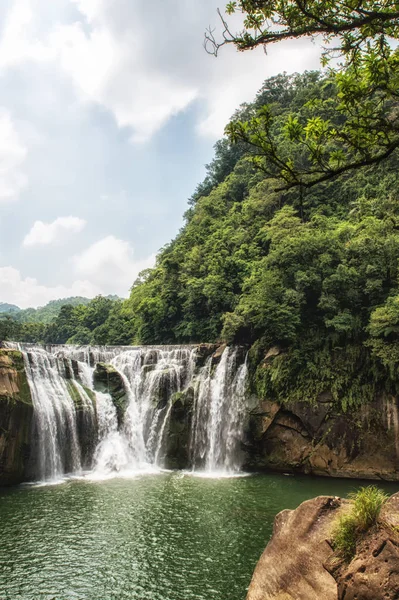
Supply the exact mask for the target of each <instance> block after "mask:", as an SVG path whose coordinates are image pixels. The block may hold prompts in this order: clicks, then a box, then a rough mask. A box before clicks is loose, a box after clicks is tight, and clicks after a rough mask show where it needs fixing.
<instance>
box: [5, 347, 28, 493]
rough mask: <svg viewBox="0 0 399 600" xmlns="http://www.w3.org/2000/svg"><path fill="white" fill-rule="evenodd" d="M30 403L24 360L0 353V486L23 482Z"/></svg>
mask: <svg viewBox="0 0 399 600" xmlns="http://www.w3.org/2000/svg"><path fill="white" fill-rule="evenodd" d="M32 418H33V404H32V398H31V394H30V389H29V384H28V381H27V378H26V373H25V368H24V361H23V356H22V354H21V352H18V351H17V350H6V349H1V350H0V485H15V484H18V483H21V482H22V481H25V480H26V479H27V473H28V464H29V456H30V450H31V426H32Z"/></svg>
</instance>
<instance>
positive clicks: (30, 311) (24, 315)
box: [0, 295, 119, 324]
mask: <svg viewBox="0 0 399 600" xmlns="http://www.w3.org/2000/svg"><path fill="white" fill-rule="evenodd" d="M106 297H107V298H110V300H119V297H118V296H111V295H110V296H106ZM89 302H90V299H89V298H84V297H83V296H71V297H70V298H60V299H59V300H51V301H50V302H49V303H48V304H46V306H39V307H38V308H25V309H23V310H21V309H20V308H19V307H18V306H15V305H14V304H6V303H5V302H4V303H0V313H3V314H2V316H4V314H5V313H6V314H9V315H12V316H13V318H14V319H16V320H17V321H19V322H20V323H44V324H48V323H51V322H52V321H53V320H54V319H56V318H57V316H58V314H59V312H60V310H61V307H62V306H64V305H65V304H69V305H71V306H78V305H79V304H89Z"/></svg>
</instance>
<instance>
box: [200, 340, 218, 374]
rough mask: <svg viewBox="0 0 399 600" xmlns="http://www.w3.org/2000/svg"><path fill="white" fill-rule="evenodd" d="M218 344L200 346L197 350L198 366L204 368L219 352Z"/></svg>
mask: <svg viewBox="0 0 399 600" xmlns="http://www.w3.org/2000/svg"><path fill="white" fill-rule="evenodd" d="M217 348H218V345H217V344H199V346H197V348H196V361H195V362H196V366H197V368H199V367H203V366H204V365H205V363H206V361H207V359H208V358H209V357H210V356H212V354H213V353H214V352H215V351H216V350H217Z"/></svg>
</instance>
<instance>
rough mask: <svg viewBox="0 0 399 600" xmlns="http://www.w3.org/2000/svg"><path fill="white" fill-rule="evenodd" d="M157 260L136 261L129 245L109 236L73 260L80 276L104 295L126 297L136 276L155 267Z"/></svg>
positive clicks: (151, 257)
mask: <svg viewBox="0 0 399 600" xmlns="http://www.w3.org/2000/svg"><path fill="white" fill-rule="evenodd" d="M154 262H155V256H150V257H148V258H146V259H143V260H135V258H134V252H133V248H132V246H131V245H130V244H129V242H126V241H124V240H120V239H118V238H116V237H114V236H113V235H109V236H107V237H105V238H103V239H101V240H99V241H97V242H95V243H94V244H92V245H91V246H89V247H88V248H86V250H84V251H83V252H82V253H81V254H79V255H78V256H75V257H74V258H73V263H74V267H75V273H76V274H77V276H79V277H82V278H84V279H85V278H87V279H89V280H90V282H91V283H92V284H93V285H94V286H95V287H96V288H97V289H99V290H101V293H103V294H119V295H121V296H127V294H128V291H129V289H130V287H131V286H132V284H133V282H134V280H135V279H136V277H137V275H138V274H139V272H140V271H142V270H143V269H147V268H148V267H152V266H153V265H154Z"/></svg>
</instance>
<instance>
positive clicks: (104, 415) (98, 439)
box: [10, 344, 247, 481]
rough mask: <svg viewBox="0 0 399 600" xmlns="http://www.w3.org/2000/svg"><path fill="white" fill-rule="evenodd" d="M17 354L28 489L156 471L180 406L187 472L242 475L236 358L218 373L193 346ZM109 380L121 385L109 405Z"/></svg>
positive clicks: (241, 399)
mask: <svg viewBox="0 0 399 600" xmlns="http://www.w3.org/2000/svg"><path fill="white" fill-rule="evenodd" d="M10 345H11V344H10ZM14 347H15V345H14ZM18 348H19V349H20V350H21V351H22V352H23V356H24V361H25V367H26V372H27V377H28V382H29V386H30V389H31V392H32V400H33V404H34V415H35V419H34V427H33V434H32V435H33V437H32V440H33V456H32V467H33V468H32V471H33V477H34V479H35V480H41V481H49V480H54V479H57V478H61V477H63V476H65V475H75V476H80V475H84V476H85V475H87V474H88V473H89V474H90V475H92V476H97V477H103V476H108V475H112V474H115V473H119V474H131V473H132V472H134V473H137V472H145V471H148V470H156V469H160V468H164V467H165V465H166V464H167V461H168V451H169V444H170V430H171V428H173V425H174V423H175V419H176V414H177V412H178V410H180V414H181V411H182V404H181V403H182V402H183V400H184V399H185V400H184V402H185V403H184V413H185V418H186V421H185V423H186V428H187V443H186V445H187V456H188V461H189V462H188V464H187V468H188V469H191V470H192V471H200V472H201V471H205V472H209V473H214V472H218V471H223V472H225V473H234V472H237V471H238V470H239V469H240V466H241V459H242V457H241V452H240V443H241V440H242V435H243V424H244V421H245V385H246V378H247V365H246V361H245V360H244V359H243V354H242V352H241V351H239V350H238V349H237V348H226V349H225V350H224V351H223V353H222V355H221V357H220V360H219V362H218V363H217V360H216V359H215V358H214V357H213V355H208V356H207V357H205V359H203V358H204V357H202V358H201V356H200V353H199V352H198V346H147V347H89V346H44V347H42V346H35V345H32V344H23V345H18ZM208 354H209V353H208ZM215 363H217V364H215ZM99 368H101V369H102V377H103V378H104V377H105V387H104V386H103V387H102V388H101V387H99V385H98V381H97V380H98V369H99ZM110 377H114V378H115V377H116V379H117V380H118V381H119V382H120V388H121V389H119V390H118V394H117V395H115V389H113V387H112V385H111V383H110V379H109V378H110ZM108 379H109V380H108ZM121 396H123V398H121ZM179 403H180V404H179Z"/></svg>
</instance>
